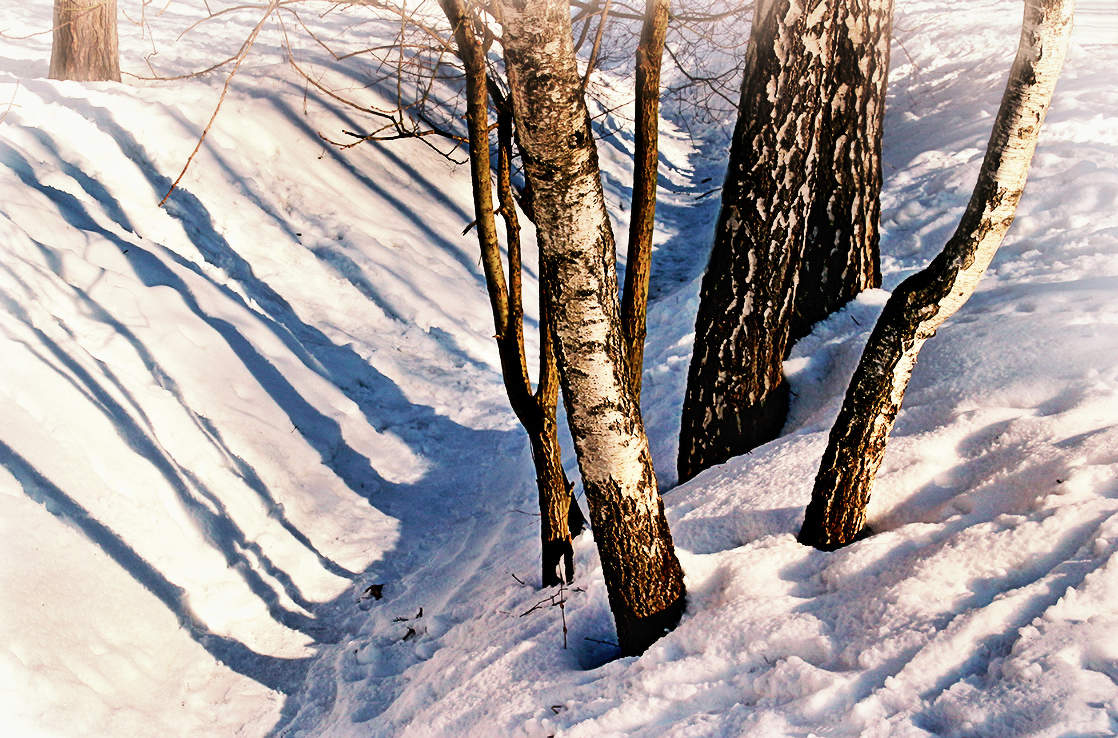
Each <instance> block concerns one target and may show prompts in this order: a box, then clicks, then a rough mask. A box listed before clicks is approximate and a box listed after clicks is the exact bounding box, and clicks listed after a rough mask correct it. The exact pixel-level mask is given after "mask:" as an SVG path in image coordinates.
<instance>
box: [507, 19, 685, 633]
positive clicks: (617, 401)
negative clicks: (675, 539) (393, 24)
mask: <svg viewBox="0 0 1118 738" xmlns="http://www.w3.org/2000/svg"><path fill="white" fill-rule="evenodd" d="M494 10H495V12H496V13H497V16H498V20H499V21H500V23H501V25H502V27H503V38H502V43H503V46H504V50H505V63H506V66H507V69H508V77H509V87H510V90H511V97H512V103H513V111H514V114H515V116H516V125H517V131H518V133H519V137H520V151H521V157H522V159H523V161H524V171H525V176H526V177H527V178H528V180H529V182H530V183H531V186H532V196H533V212H534V216H535V223H536V228H537V233H538V238H539V243H540V252H541V267H542V275H541V278H542V281H543V283H544V286H545V294H546V303H547V308H548V315H549V316H550V320H551V321H552V325H553V327H554V330H555V338H556V349H557V354H558V359H559V376H560V381H561V384H562V388H563V399H564V402H565V403H566V408H567V417H568V421H569V424H570V428H571V435H572V437H573V439H574V444H575V451H576V453H577V455H578V463H579V471H580V472H581V474H582V481H583V488H584V489H585V492H586V499H587V503H588V505H589V507H590V520H591V523H592V524H593V528H594V539H595V542H596V543H597V545H598V553H599V556H600V558H601V562H602V572H603V575H604V578H605V583H606V590H607V592H608V595H609V602H610V609H611V610H612V611H613V616H614V621H615V623H616V625H617V636H618V644H619V645H620V647H621V651H622V653H624V654H627V655H628V654H637V653H640V652H642V651H644V650H645V649H646V648H647V647H648V646H649V645H650V644H651V643H652V642H654V641H655V640H656V639H657V638H659V637H660V636H661V635H663V633H664V632H665V630H666V629H668V628H671V627H673V626H674V625H675V624H676V622H677V621H678V619H679V617H680V615H681V614H682V612H683V608H684V606H685V590H684V585H683V571H682V569H681V568H680V565H679V561H678V559H676V556H675V548H674V546H673V544H672V538H671V533H670V532H669V530H668V523H667V518H666V517H665V515H664V505H663V502H662V501H661V500H660V496H659V493H658V492H657V487H656V475H655V472H654V471H653V468H652V456H651V454H650V453H649V448H648V440H647V438H646V437H645V433H644V425H643V423H642V421H641V415H640V408H639V405H638V403H637V399H636V396H635V395H634V394H633V389H632V385H631V382H630V377H631V373H630V368H629V364H628V361H627V358H626V351H625V340H624V336H623V335H622V329H621V316H620V305H619V302H618V295H617V273H616V267H615V259H616V256H615V254H614V242H613V232H612V230H611V229H610V223H609V218H608V216H607V213H606V208H605V198H604V196H603V193H602V184H601V176H600V172H599V169H598V156H597V150H596V148H595V145H594V139H593V136H592V133H591V129H590V120H589V116H588V114H587V111H586V104H585V101H584V99H583V96H582V92H581V80H580V77H579V74H578V70H577V68H576V65H575V57H574V49H573V44H572V39H571V19H570V6H569V5H568V3H567V2H566V0H498V3H497V4H496V5H495V8H494Z"/></svg>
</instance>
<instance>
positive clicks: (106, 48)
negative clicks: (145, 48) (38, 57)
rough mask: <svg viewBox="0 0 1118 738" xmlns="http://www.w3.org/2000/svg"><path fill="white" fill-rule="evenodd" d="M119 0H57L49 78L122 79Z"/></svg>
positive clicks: (89, 80)
mask: <svg viewBox="0 0 1118 738" xmlns="http://www.w3.org/2000/svg"><path fill="white" fill-rule="evenodd" d="M117 47H118V44H117V32H116V0H54V42H53V44H52V46H51V54H50V78H51V79H72V80H78V81H80V82H93V81H104V80H110V81H113V82H119V81H120V54H119V52H118V50H117Z"/></svg>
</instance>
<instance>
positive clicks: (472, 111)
mask: <svg viewBox="0 0 1118 738" xmlns="http://www.w3.org/2000/svg"><path fill="white" fill-rule="evenodd" d="M441 5H442V8H443V11H444V12H445V13H446V16H447V18H448V20H450V23H451V26H452V27H453V29H454V38H455V43H456V45H457V48H458V55H459V58H461V59H462V63H463V66H464V68H465V73H466V120H467V127H468V129H469V150H470V176H471V185H472V191H473V198H474V217H475V218H476V225H477V237H478V243H479V245H480V246H481V260H482V265H483V270H484V272H485V284H486V288H487V290H488V292H489V302H490V308H491V309H492V312H493V324H494V329H495V330H496V339H497V351H498V355H499V356H500V360H501V375H502V377H503V378H504V383H505V392H506V394H507V395H508V398H509V404H510V405H511V406H512V409H513V412H514V413H516V416H517V419H519V420H520V423H521V425H522V426H523V427H524V430H525V431H526V432H527V434H528V440H529V443H530V445H531V449H532V462H533V464H534V466H535V470H536V489H537V491H538V493H539V505H540V538H541V549H542V555H541V561H542V564H541V581H542V584H543V586H545V587H549V586H552V585H555V584H559V583H560V582H562V581H564V580H565V581H566V582H567V583H570V582H571V581H572V580H573V579H574V549H573V547H572V545H571V535H572V528H574V533H576V534H577V533H578V532H579V531H581V530H582V527H583V518H582V513H581V511H579V509H578V504H577V503H576V502H575V500H574V498H573V496H572V495H571V485H570V482H569V481H568V480H567V475H566V473H565V472H564V471H563V463H562V453H561V450H560V447H559V434H558V427H557V425H556V421H555V415H556V408H557V404H558V391H559V390H558V381H557V373H556V368H555V352H554V349H553V340H552V337H551V332H550V330H549V329H548V328H547V321H546V320H542V319H541V323H543V327H542V329H541V347H540V381H539V386H538V388H537V390H536V392H535V393H533V392H532V387H531V381H530V380H529V377H528V366H527V358H526V356H525V351H524V307H523V294H522V290H521V279H520V271H521V251H520V225H519V222H518V220H517V215H516V206H515V204H514V202H513V196H512V184H511V158H512V145H513V122H512V113H511V110H510V109H509V107H508V105H507V101H506V100H501V99H499V100H497V101H496V102H497V103H498V108H499V110H498V126H497V128H498V130H497V150H498V158H497V197H498V200H499V202H500V210H499V211H498V212H500V213H501V216H502V218H503V220H504V223H505V233H506V237H507V238H506V240H507V243H508V263H509V275H508V283H507V285H506V282H505V274H504V267H503V265H502V262H501V250H500V244H499V242H498V239H497V223H496V218H495V214H494V209H493V188H492V184H491V181H490V163H489V115H488V100H489V92H488V84H487V73H486V66H485V49H484V46H483V44H482V42H481V40H480V39H479V38H478V37H477V35H476V34H475V32H474V26H473V25H472V23H471V22H470V16H469V13H468V9H467V7H466V4H465V2H464V0H441ZM502 108H503V109H502ZM541 298H542V296H541ZM543 309H544V305H543V304H542V301H541V313H542V312H543Z"/></svg>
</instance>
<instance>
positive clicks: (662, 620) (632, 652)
mask: <svg viewBox="0 0 1118 738" xmlns="http://www.w3.org/2000/svg"><path fill="white" fill-rule="evenodd" d="M686 609H687V597H686V596H685V595H684V596H681V597H680V598H679V599H677V600H676V601H675V602H673V603H671V604H670V605H668V606H667V607H666V608H664V609H663V610H661V611H659V612H655V613H653V614H651V615H646V616H645V617H642V618H635V619H631V620H629V621H628V622H627V623H626V624H625V626H624V627H622V626H621V624H620V623H618V628H617V632H618V635H619V640H620V643H618V645H619V646H620V647H621V655H622V656H640V655H641V654H642V653H644V652H645V651H647V650H648V647H649V646H651V645H652V644H653V643H655V642H656V641H658V640H660V639H661V638H663V637H664V635H665V634H667V633H669V632H670V631H671V630H672V629H674V628H675V626H676V625H678V624H679V620H680V618H682V617H683V612H684V611H685V610H686Z"/></svg>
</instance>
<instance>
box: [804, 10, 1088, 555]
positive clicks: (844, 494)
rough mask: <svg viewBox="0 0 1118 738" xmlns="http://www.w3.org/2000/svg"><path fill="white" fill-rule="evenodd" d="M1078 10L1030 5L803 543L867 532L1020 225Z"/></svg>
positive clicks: (865, 369) (852, 395)
mask: <svg viewBox="0 0 1118 738" xmlns="http://www.w3.org/2000/svg"><path fill="white" fill-rule="evenodd" d="M1073 5H1074V2H1073V0H1025V14H1024V21H1023V22H1022V27H1021V40H1020V43H1019V45H1018V49H1017V57H1016V59H1015V60H1014V62H1013V66H1012V68H1011V70H1010V73H1009V81H1008V83H1007V84H1006V88H1005V94H1004V95H1003V97H1002V102H1001V107H1000V108H999V110H998V114H997V117H996V119H995V120H994V128H993V132H992V133H991V135H990V141H989V143H988V144H987V147H986V157H985V159H984V160H983V162H982V169H981V170H980V171H979V174H978V182H977V184H975V187H974V192H973V193H972V194H971V198H970V202H969V203H968V204H967V209H966V211H965V212H964V213H963V217H962V219H961V220H960V222H959V226H958V228H957V229H956V230H955V233H954V234H953V235H952V237H951V239H950V240H949V241H948V242H947V245H946V246H945V247H944V249H943V251H942V252H941V253H940V254H939V255H938V256H936V258H935V259H933V260H932V263H931V264H930V265H928V267H927V268H925V269H924V270H922V271H920V272H917V273H916V274H914V275H912V276H911V277H909V278H908V279H906V280H905V281H904V282H902V283H901V284H900V286H899V287H897V289H896V290H895V291H894V292H893V294H892V296H891V297H890V298H889V301H888V302H887V303H886V304H885V309H884V310H883V311H882V313H881V317H880V318H879V319H878V321H877V324H876V325H875V326H874V329H873V332H872V333H871V335H870V339H869V342H868V343H867V344H866V348H865V350H864V351H863V353H862V358H861V361H860V362H859V363H858V368H857V369H856V370H855V372H854V377H853V379H851V381H850V386H849V388H848V389H847V391H846V397H845V399H844V401H843V404H842V409H841V410H840V411H839V415H838V419H837V420H836V421H835V424H834V426H833V427H832V428H831V434H830V440H829V442H828V444H827V450H826V452H825V453H824V455H823V461H822V463H821V464H820V467H819V474H818V475H817V476H816V478H815V487H814V489H813V490H812V496H811V503H810V504H809V505H808V507H807V513H806V516H805V520H804V524H803V528H802V529H801V530H800V541H801V542H803V543H805V544H808V545H811V546H815V547H816V548H821V549H828V550H829V549H835V548H839V547H840V546H844V545H846V544H848V543H850V542H851V541H852V540H854V538H855V537H857V536H858V535H859V534H860V533H861V532H862V530H863V527H864V526H865V520H866V507H867V505H868V504H869V499H870V492H871V491H872V489H873V483H874V479H875V477H876V475H877V471H878V469H879V468H880V466H881V461H882V458H883V457H884V454H885V446H886V443H887V442H888V440H889V433H890V431H891V430H892V428H893V424H894V422H895V421H896V419H897V413H898V411H899V410H900V407H901V401H902V400H903V399H904V394H905V390H906V389H907V388H908V383H909V379H910V378H911V376H912V369H913V366H914V365H915V364H916V358H917V355H918V353H919V352H920V348H921V347H922V346H923V345H924V342H925V341H927V340H928V339H929V338H931V337H932V336H933V335H935V332H936V330H937V329H938V328H939V326H940V325H942V324H943V322H944V321H945V320H947V319H948V318H949V317H951V315H953V314H954V313H955V312H956V311H957V310H958V309H959V308H960V307H962V305H963V304H964V303H965V302H966V301H967V300H968V299H969V298H970V296H971V295H972V294H973V293H974V290H975V287H976V286H977V284H978V280H979V279H980V278H981V277H982V274H983V273H984V272H985V271H986V268H987V267H988V266H989V264H990V260H991V259H992V258H993V257H994V253H995V252H996V251H997V249H998V246H999V245H1001V242H1002V239H1003V238H1004V236H1005V234H1006V231H1007V230H1008V229H1009V226H1010V224H1011V223H1012V222H1013V217H1014V214H1015V213H1016V210H1017V202H1018V200H1019V199H1020V198H1021V193H1022V192H1023V191H1024V188H1025V180H1026V178H1027V176H1028V171H1029V164H1030V162H1031V161H1032V157H1033V152H1034V151H1035V150H1036V143H1037V136H1038V134H1039V133H1040V127H1041V124H1042V123H1043V122H1044V116H1045V114H1046V113H1047V111H1048V106H1049V103H1050V102H1051V100H1052V92H1053V90H1054V89H1055V86H1056V80H1057V78H1058V77H1059V75H1060V69H1061V67H1062V66H1063V61H1064V54H1065V52H1066V50H1067V44H1068V37H1069V36H1070V33H1071V25H1072V13H1073Z"/></svg>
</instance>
